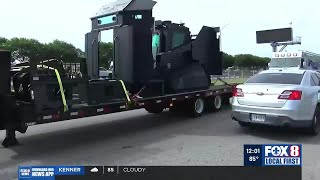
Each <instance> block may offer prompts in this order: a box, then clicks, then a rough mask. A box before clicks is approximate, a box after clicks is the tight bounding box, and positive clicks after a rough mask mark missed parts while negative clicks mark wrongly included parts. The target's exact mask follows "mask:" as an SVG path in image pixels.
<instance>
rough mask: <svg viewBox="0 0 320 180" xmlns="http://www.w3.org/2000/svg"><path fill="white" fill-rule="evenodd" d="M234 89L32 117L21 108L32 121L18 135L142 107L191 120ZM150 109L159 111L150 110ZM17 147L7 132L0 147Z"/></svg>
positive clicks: (222, 101) (224, 99)
mask: <svg viewBox="0 0 320 180" xmlns="http://www.w3.org/2000/svg"><path fill="white" fill-rule="evenodd" d="M235 86H236V84H228V85H218V86H215V85H212V86H211V87H210V88H209V89H205V90H198V91H190V92H183V93H177V94H168V95H164V96H156V97H148V98H138V99H136V98H129V99H126V100H125V101H115V102H111V103H102V104H98V105H91V106H89V105H76V106H71V108H70V109H68V111H66V112H64V111H63V110H62V109H56V110H51V111H44V112H43V113H41V114H32V111H28V109H23V110H24V111H25V112H24V116H28V117H33V118H32V119H31V118H27V119H29V122H24V123H25V124H24V127H25V130H24V131H22V132H21V131H20V132H21V133H25V132H26V129H27V127H29V126H34V125H39V124H47V123H53V122H62V121H67V120H73V119H79V118H86V117H94V116H101V115H107V114H111V113H117V112H124V111H130V110H137V109H142V108H144V109H146V110H147V111H149V112H150V113H161V112H162V110H164V109H167V108H169V109H170V110H172V111H173V112H177V111H178V112H181V111H183V112H185V113H188V114H189V115H191V116H192V117H199V116H201V115H202V114H203V113H204V112H206V111H207V112H215V111H219V110H220V108H221V107H222V105H223V104H227V103H228V102H229V98H230V97H232V92H233V88H234V87H235ZM199 100H201V101H200V107H199V104H197V102H199ZM202 102H203V103H202ZM201 103H202V104H201ZM154 107H160V108H156V109H154ZM26 111H28V112H26ZM17 144H18V141H17V139H16V134H15V130H13V129H7V130H6V137H5V140H4V141H3V143H2V145H3V146H4V147H9V146H13V145H17Z"/></svg>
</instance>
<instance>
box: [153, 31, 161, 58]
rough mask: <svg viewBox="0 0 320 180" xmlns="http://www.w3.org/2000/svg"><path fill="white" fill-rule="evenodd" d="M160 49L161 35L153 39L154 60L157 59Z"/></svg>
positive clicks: (154, 36)
mask: <svg viewBox="0 0 320 180" xmlns="http://www.w3.org/2000/svg"><path fill="white" fill-rule="evenodd" d="M159 48H160V35H159V34H154V35H153V37H152V55H153V59H154V60H155V59H156V56H157V54H158V53H159Z"/></svg>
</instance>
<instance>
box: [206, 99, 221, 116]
mask: <svg viewBox="0 0 320 180" xmlns="http://www.w3.org/2000/svg"><path fill="white" fill-rule="evenodd" d="M222 104H223V99H222V97H221V96H219V95H217V96H212V97H209V98H208V99H207V105H206V106H207V110H208V111H209V112H216V111H219V110H220V109H221V107H222Z"/></svg>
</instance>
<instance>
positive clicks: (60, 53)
mask: <svg viewBox="0 0 320 180" xmlns="http://www.w3.org/2000/svg"><path fill="white" fill-rule="evenodd" d="M81 52H82V51H81ZM79 53H80V52H79V51H78V49H77V48H75V47H74V46H73V45H72V44H70V43H67V42H64V41H60V40H54V41H53V42H51V43H49V44H46V46H45V58H46V59H59V60H62V61H63V62H78V61H79V58H78V57H79Z"/></svg>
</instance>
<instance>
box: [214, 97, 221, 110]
mask: <svg viewBox="0 0 320 180" xmlns="http://www.w3.org/2000/svg"><path fill="white" fill-rule="evenodd" d="M221 106H222V98H221V96H219V95H217V96H215V97H214V98H213V110H214V111H219V110H220V109H221Z"/></svg>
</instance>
